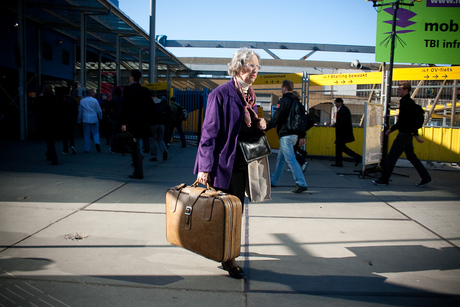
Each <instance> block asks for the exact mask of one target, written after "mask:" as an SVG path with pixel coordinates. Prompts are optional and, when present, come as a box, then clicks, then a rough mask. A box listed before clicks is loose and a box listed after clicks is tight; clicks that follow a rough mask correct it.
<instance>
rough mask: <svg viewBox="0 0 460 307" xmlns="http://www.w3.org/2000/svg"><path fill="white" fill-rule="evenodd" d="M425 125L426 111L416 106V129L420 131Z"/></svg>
mask: <svg viewBox="0 0 460 307" xmlns="http://www.w3.org/2000/svg"><path fill="white" fill-rule="evenodd" d="M424 123H425V110H423V108H422V107H421V106H420V105H418V104H415V112H414V122H413V124H414V128H416V129H420V128H422V127H423V124H424Z"/></svg>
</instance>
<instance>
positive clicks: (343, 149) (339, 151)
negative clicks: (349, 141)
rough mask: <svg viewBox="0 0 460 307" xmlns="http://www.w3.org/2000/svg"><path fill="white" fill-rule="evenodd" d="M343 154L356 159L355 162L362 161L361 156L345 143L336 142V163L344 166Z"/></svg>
mask: <svg viewBox="0 0 460 307" xmlns="http://www.w3.org/2000/svg"><path fill="white" fill-rule="evenodd" d="M342 152H344V153H345V154H347V155H349V156H350V157H353V158H355V160H360V159H361V155H359V154H357V153H356V152H354V151H353V150H351V149H350V148H348V147H347V145H346V144H345V143H344V142H339V141H335V163H336V164H342V161H343V158H342Z"/></svg>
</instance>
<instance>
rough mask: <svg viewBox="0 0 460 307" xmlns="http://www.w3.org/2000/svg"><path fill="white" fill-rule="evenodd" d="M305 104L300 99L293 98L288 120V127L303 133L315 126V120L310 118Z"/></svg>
mask: <svg viewBox="0 0 460 307" xmlns="http://www.w3.org/2000/svg"><path fill="white" fill-rule="evenodd" d="M308 117H309V116H308V115H307V114H306V112H305V108H304V106H303V105H302V104H301V103H300V101H298V100H292V106H291V110H290V111H289V115H288V118H287V122H286V127H287V128H288V129H289V130H293V131H295V132H297V133H303V132H305V131H307V130H308V129H310V128H311V127H312V126H313V121H312V120H311V118H310V120H308Z"/></svg>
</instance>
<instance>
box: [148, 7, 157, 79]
mask: <svg viewBox="0 0 460 307" xmlns="http://www.w3.org/2000/svg"><path fill="white" fill-rule="evenodd" d="M155 6H156V1H155V0H151V1H150V11H151V12H150V34H149V36H150V64H149V83H156V82H157V76H156V74H155V70H156V57H155Z"/></svg>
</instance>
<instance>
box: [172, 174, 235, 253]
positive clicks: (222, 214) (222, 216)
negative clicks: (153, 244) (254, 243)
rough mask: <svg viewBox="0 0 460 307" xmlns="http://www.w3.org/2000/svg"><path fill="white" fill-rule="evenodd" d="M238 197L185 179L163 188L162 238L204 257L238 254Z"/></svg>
mask: <svg viewBox="0 0 460 307" xmlns="http://www.w3.org/2000/svg"><path fill="white" fill-rule="evenodd" d="M242 210H243V206H242V204H241V201H240V200H239V198H238V197H236V196H233V195H230V194H226V193H223V192H221V191H216V190H214V189H212V188H209V187H208V188H202V187H198V183H197V182H195V183H194V184H193V185H191V186H187V185H186V184H185V183H183V184H180V185H178V186H175V187H172V188H170V189H169V190H168V191H167V192H166V238H167V240H168V242H169V243H171V244H174V245H177V246H180V247H183V248H185V249H188V250H190V251H192V252H195V253H197V254H200V255H202V256H204V257H206V258H209V259H212V260H215V261H219V262H223V261H227V260H230V259H233V258H236V257H238V256H239V255H240V246H241V215H242Z"/></svg>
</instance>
